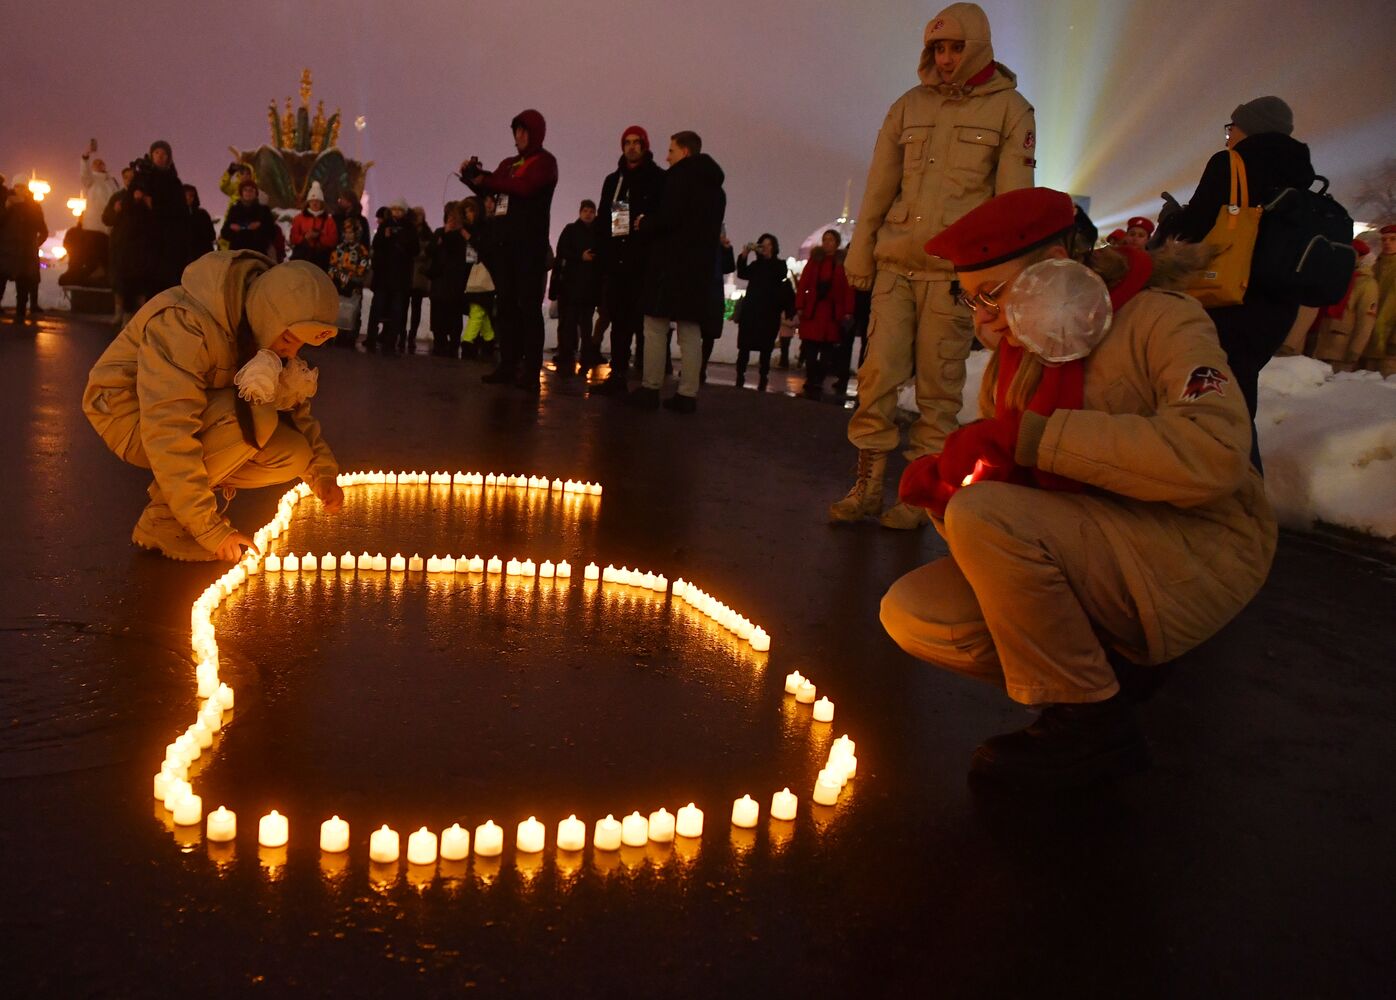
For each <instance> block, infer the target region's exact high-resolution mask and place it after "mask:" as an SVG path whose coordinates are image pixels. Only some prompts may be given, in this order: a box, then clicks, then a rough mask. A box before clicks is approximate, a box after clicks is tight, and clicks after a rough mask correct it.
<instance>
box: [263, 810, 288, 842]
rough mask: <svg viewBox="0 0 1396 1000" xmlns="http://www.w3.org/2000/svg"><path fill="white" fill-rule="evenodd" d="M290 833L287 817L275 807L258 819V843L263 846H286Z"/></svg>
mask: <svg viewBox="0 0 1396 1000" xmlns="http://www.w3.org/2000/svg"><path fill="white" fill-rule="evenodd" d="M290 833H291V831H290V824H288V823H287V822H286V817H285V816H283V815H281V814H280V813H279V812H277V811H276V810H275V809H273V810H272V811H271V812H269V813H267V814H266V815H265V816H263V817H262V818H261V819H259V820H258V821H257V843H259V844H261V845H262V846H263V847H285V846H286V841H287V839H288V838H289V837H290Z"/></svg>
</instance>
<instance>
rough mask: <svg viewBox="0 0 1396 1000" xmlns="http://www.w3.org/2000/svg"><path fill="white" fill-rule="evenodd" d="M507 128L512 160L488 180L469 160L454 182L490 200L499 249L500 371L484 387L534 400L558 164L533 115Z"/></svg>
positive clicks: (494, 268)
mask: <svg viewBox="0 0 1396 1000" xmlns="http://www.w3.org/2000/svg"><path fill="white" fill-rule="evenodd" d="M509 127H510V128H511V129H513V132H514V148H515V149H516V150H517V153H516V155H514V156H507V157H505V158H504V159H503V160H501V161H500V163H499V166H498V167H496V168H495V170H494V172H493V173H489V172H486V171H485V170H484V169H483V168H482V167H481V166H480V158H479V157H478V156H472V157H471V158H470V159H468V160H466V161H465V162H464V163H462V164H461V167H460V174H459V176H460V179H461V182H462V183H464V184H465V185H466V186H467V187H468V188H470V190H472V191H474V192H475V193H476V194H477V195H480V196H481V197H483V196H485V195H494V197H495V211H494V218H493V219H492V221H491V226H490V229H491V235H492V239H494V240H495V241H496V242H497V244H498V250H497V256H496V258H495V260H494V261H492V262H491V265H490V272H491V274H492V275H493V277H494V284H495V292H496V295H497V300H496V301H497V307H498V310H499V314H498V324H497V325H498V328H499V340H500V351H499V353H500V357H499V366H498V367H497V368H495V370H494V371H492V372H490V373H489V374H488V375H486V376H485V377H484V381H485V382H489V383H492V384H501V383H507V382H514V383H515V384H516V385H517V386H518V387H519V388H520V389H523V390H524V391H525V392H531V393H536V392H538V375H539V372H540V371H542V368H543V296H544V293H545V291H546V289H547V283H548V256H549V253H550V251H551V250H552V241H551V236H550V233H549V213H550V211H551V209H552V204H553V190H554V189H555V188H556V187H557V160H556V159H554V158H553V154H552V153H549V152H548V151H547V150H546V149H544V148H543V139H544V137H545V136H546V134H547V129H548V126H547V123H546V122H545V121H544V120H543V116H542V115H541V114H539V113H538V112H537V111H534V110H533V109H531V108H530V109H529V110H527V111H521V112H520V113H519V114H518V115H516V116H515V117H514V120H513V121H511V122H510V123H509Z"/></svg>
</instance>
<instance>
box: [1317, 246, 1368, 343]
mask: <svg viewBox="0 0 1396 1000" xmlns="http://www.w3.org/2000/svg"><path fill="white" fill-rule="evenodd" d="M1376 325H1377V279H1376V277H1375V276H1374V275H1373V274H1372V265H1371V262H1370V261H1369V262H1368V263H1367V264H1366V265H1365V266H1359V267H1358V269H1357V273H1356V274H1355V275H1354V276H1353V282H1352V289H1351V290H1350V291H1349V292H1348V298H1347V304H1346V306H1345V307H1344V309H1343V314H1342V315H1341V316H1322V317H1320V319H1319V321H1318V343H1317V345H1316V346H1315V347H1314V357H1316V358H1318V359H1319V360H1320V361H1327V362H1330V363H1333V362H1337V363H1339V364H1343V363H1351V362H1357V361H1360V360H1361V359H1362V357H1363V355H1364V354H1365V353H1366V351H1367V344H1368V342H1369V341H1370V340H1371V337H1372V330H1373V329H1374V328H1375V327H1376Z"/></svg>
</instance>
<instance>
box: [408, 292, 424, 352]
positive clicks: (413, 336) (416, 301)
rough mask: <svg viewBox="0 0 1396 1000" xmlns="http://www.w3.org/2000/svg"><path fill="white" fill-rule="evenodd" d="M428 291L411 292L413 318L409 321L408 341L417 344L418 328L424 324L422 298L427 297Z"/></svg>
mask: <svg viewBox="0 0 1396 1000" xmlns="http://www.w3.org/2000/svg"><path fill="white" fill-rule="evenodd" d="M426 295H427V293H426V292H412V293H411V318H410V319H408V321H407V342H408V343H409V344H415V343H416V342H417V330H418V328H419V327H421V325H422V299H424V298H426Z"/></svg>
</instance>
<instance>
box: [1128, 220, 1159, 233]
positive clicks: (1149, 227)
mask: <svg viewBox="0 0 1396 1000" xmlns="http://www.w3.org/2000/svg"><path fill="white" fill-rule="evenodd" d="M1125 228H1126V229H1142V230H1144V232H1146V233H1148V234H1149V235H1150V236H1152V235H1154V220H1153V219H1146V218H1144V216H1142V215H1136V216H1135V217H1134V218H1132V219H1130V220H1129V221H1128V222H1126V223H1125Z"/></svg>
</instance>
